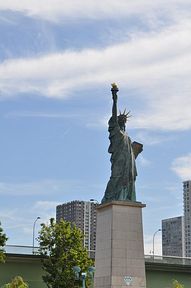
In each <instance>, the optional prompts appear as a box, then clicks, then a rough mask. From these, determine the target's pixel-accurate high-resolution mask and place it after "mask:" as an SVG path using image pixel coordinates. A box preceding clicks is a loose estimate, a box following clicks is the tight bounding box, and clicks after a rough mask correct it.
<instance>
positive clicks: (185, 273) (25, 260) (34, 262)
mask: <svg viewBox="0 0 191 288" xmlns="http://www.w3.org/2000/svg"><path fill="white" fill-rule="evenodd" d="M17 275H20V276H22V277H23V278H24V280H25V281H26V282H28V284H29V287H30V288H45V287H46V285H45V284H44V282H43V280H42V275H43V270H42V266H41V258H40V257H39V256H33V255H27V256H26V255H13V254H9V255H8V257H7V260H6V263H5V264H0V287H1V286H2V285H3V284H6V283H8V282H10V281H11V279H12V278H13V277H15V276H17ZM146 279H147V286H146V287H147V288H172V280H173V279H176V280H178V281H179V282H180V283H182V284H184V288H190V287H191V266H187V265H185V266H184V265H168V264H164V263H160V264H157V263H147V262H146ZM68 288H70V287H68Z"/></svg>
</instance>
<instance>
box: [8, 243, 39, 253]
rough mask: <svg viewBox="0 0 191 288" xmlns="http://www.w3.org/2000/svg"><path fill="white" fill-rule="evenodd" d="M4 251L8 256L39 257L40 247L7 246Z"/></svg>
mask: <svg viewBox="0 0 191 288" xmlns="http://www.w3.org/2000/svg"><path fill="white" fill-rule="evenodd" d="M4 250H5V252H6V253H8V254H25V255H34V254H35V255H36V254H37V255H38V254H39V247H33V246H22V245H6V246H5V247H4Z"/></svg>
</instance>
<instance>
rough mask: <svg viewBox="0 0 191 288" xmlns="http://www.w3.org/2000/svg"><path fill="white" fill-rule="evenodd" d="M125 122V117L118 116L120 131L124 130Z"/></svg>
mask: <svg viewBox="0 0 191 288" xmlns="http://www.w3.org/2000/svg"><path fill="white" fill-rule="evenodd" d="M126 122H127V118H126V116H125V115H119V116H118V124H119V126H120V128H121V129H122V130H125V123H126Z"/></svg>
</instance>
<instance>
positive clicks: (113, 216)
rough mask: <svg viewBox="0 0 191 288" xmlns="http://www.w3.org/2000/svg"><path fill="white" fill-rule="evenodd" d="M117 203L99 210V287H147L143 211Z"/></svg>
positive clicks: (131, 204) (96, 281) (136, 205)
mask: <svg viewBox="0 0 191 288" xmlns="http://www.w3.org/2000/svg"><path fill="white" fill-rule="evenodd" d="M143 207H145V205H144V204H142V203H140V202H131V201H113V202H110V203H106V204H103V205H100V206H98V208H97V234H96V256H95V267H96V270H95V277H94V287H95V288H126V287H131V288H145V287H146V280H145V261H144V247H143V228H142V208H143Z"/></svg>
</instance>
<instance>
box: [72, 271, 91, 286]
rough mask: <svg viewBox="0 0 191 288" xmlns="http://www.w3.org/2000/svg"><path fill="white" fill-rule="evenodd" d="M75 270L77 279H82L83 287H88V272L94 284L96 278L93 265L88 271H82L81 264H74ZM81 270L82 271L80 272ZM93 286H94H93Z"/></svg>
mask: <svg viewBox="0 0 191 288" xmlns="http://www.w3.org/2000/svg"><path fill="white" fill-rule="evenodd" d="M72 269H73V271H74V273H75V279H76V280H79V279H80V280H82V288H85V287H86V284H85V282H86V277H87V274H89V276H90V279H91V285H93V278H94V272H95V267H93V266H90V267H89V268H88V271H87V272H82V271H81V268H80V267H79V266H74V267H73V268H72ZM80 272H81V273H80ZM91 287H92V286H91Z"/></svg>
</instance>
